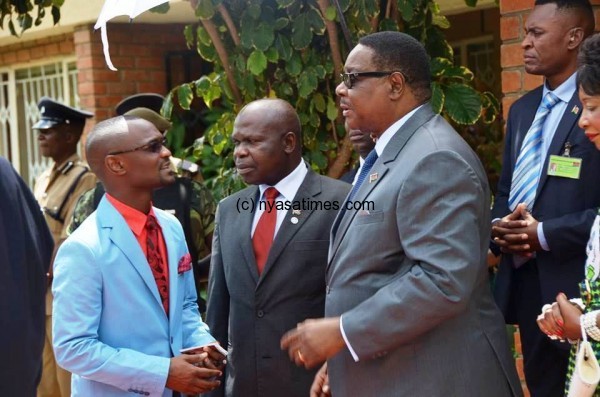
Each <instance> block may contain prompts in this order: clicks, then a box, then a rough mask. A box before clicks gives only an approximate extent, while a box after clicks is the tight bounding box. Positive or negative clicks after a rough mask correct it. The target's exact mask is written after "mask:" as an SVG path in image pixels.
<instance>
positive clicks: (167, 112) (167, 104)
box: [160, 90, 174, 120]
mask: <svg viewBox="0 0 600 397" xmlns="http://www.w3.org/2000/svg"><path fill="white" fill-rule="evenodd" d="M173 91H174V90H173ZM173 91H171V92H170V93H169V95H167V96H166V98H165V99H164V100H163V104H162V107H161V109H160V114H162V115H163V116H164V118H166V119H167V120H169V119H170V118H171V113H172V112H173V99H172V98H173Z"/></svg>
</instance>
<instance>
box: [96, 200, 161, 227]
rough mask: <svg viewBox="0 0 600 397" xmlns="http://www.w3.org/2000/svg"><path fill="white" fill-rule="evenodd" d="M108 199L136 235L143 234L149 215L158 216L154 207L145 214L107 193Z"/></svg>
mask: <svg viewBox="0 0 600 397" xmlns="http://www.w3.org/2000/svg"><path fill="white" fill-rule="evenodd" d="M106 199H107V200H108V201H109V202H110V203H111V204H112V205H113V206H114V207H115V209H116V210H117V212H119V214H121V216H122V217H123V218H124V219H125V222H127V225H128V226H129V228H130V229H131V230H132V231H133V233H134V234H135V235H136V236H139V235H141V234H142V230H144V226H146V220H147V219H148V216H149V215H152V216H154V217H155V218H156V214H155V213H154V209H153V208H152V207H150V212H148V214H144V213H143V212H141V211H138V210H136V209H135V208H133V207H130V206H128V205H127V204H125V203H123V202H122V201H119V200H117V199H116V198H114V197H113V196H111V195H110V194H108V193H106ZM157 223H158V220H157Z"/></svg>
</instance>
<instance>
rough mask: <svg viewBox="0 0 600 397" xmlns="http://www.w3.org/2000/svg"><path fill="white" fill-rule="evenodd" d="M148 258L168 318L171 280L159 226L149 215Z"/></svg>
mask: <svg viewBox="0 0 600 397" xmlns="http://www.w3.org/2000/svg"><path fill="white" fill-rule="evenodd" d="M146 231H147V235H146V257H147V258H148V264H149V265H150V269H151V270H152V275H153V276H154V281H156V286H157V287H158V293H159V295H160V299H161V300H162V304H163V307H164V309H165V313H167V316H168V315H169V280H168V279H167V273H166V266H165V261H164V260H163V257H162V255H161V254H160V250H159V247H158V233H159V226H158V223H157V222H156V218H155V217H154V216H152V215H148V219H147V220H146Z"/></svg>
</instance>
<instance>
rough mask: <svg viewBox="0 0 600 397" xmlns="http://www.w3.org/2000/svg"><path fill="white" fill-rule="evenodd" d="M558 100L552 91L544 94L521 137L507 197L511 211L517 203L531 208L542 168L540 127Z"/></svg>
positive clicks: (541, 127)
mask: <svg viewBox="0 0 600 397" xmlns="http://www.w3.org/2000/svg"><path fill="white" fill-rule="evenodd" d="M559 101H560V99H559V98H558V97H557V96H556V95H554V94H553V93H552V92H548V93H547V94H546V96H545V97H544V99H543V100H542V103H541V104H540V107H539V108H538V110H537V112H536V114H535V118H534V119H533V123H532V124H531V127H529V131H527V134H526V135H525V139H523V146H522V147H521V151H520V153H519V157H518V158H517V163H516V164H515V170H514V172H513V176H512V184H511V187H510V195H509V197H508V207H509V208H510V209H511V211H514V209H515V208H516V207H517V205H518V204H519V203H525V204H527V209H528V210H529V211H531V210H532V208H533V202H534V201H535V192H536V190H537V186H538V181H539V178H540V174H541V170H542V129H543V127H544V122H545V121H546V117H548V115H549V114H550V110H551V109H552V107H553V106H554V105H556V104H557V103H558V102H559Z"/></svg>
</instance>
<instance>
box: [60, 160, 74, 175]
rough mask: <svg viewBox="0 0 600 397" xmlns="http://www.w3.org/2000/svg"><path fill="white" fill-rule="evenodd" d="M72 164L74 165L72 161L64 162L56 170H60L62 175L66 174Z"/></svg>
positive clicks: (71, 167)
mask: <svg viewBox="0 0 600 397" xmlns="http://www.w3.org/2000/svg"><path fill="white" fill-rule="evenodd" d="M74 166H75V162H74V161H67V162H66V163H65V165H63V166H62V167H60V168H59V169H58V172H60V173H61V174H63V175H67V174H68V173H69V171H71V169H73V167H74Z"/></svg>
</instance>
